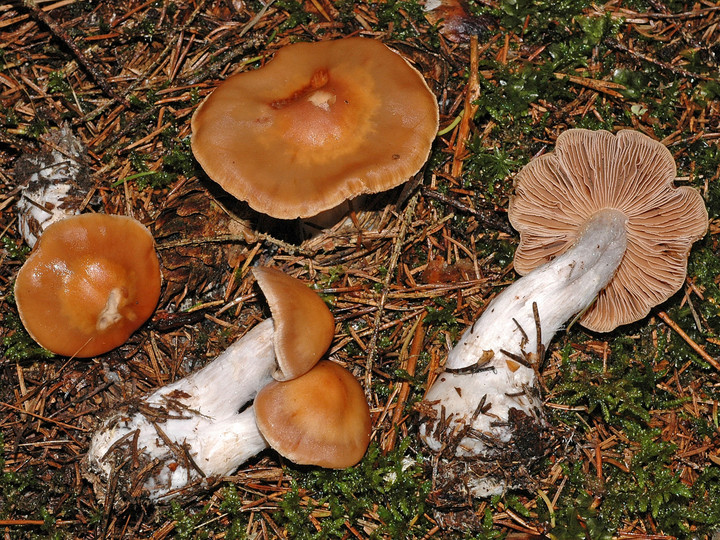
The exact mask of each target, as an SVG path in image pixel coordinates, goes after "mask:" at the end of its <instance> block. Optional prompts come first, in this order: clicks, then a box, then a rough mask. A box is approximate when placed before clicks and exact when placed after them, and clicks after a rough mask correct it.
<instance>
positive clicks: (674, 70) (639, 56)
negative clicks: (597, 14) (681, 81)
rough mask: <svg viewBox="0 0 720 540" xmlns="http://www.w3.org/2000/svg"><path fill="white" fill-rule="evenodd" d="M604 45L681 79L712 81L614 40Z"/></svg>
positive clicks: (607, 41) (705, 76)
mask: <svg viewBox="0 0 720 540" xmlns="http://www.w3.org/2000/svg"><path fill="white" fill-rule="evenodd" d="M605 43H606V45H607V46H608V47H610V48H611V49H615V50H617V51H620V52H623V53H625V54H628V55H630V56H631V57H633V58H635V59H636V60H643V61H644V62H648V63H650V64H653V65H656V66H658V67H661V68H663V69H666V70H668V71H671V72H672V73H675V74H677V75H682V76H683V77H687V78H689V79H700V80H703V81H711V80H714V79H712V78H711V77H708V76H707V75H700V74H699V73H693V72H692V71H688V70H686V69H683V68H681V67H677V66H673V65H672V64H668V63H667V62H662V61H660V60H655V59H654V58H652V57H650V56H648V55H646V54H642V53H639V52H635V51H633V50H631V49H629V48H628V47H626V46H625V45H623V44H622V43H620V42H619V41H616V40H614V39H607V40H605Z"/></svg>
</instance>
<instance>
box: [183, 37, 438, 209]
mask: <svg viewBox="0 0 720 540" xmlns="http://www.w3.org/2000/svg"><path fill="white" fill-rule="evenodd" d="M437 128H438V106H437V102H436V100H435V97H434V95H433V94H432V92H431V91H430V89H429V88H428V86H427V84H426V83H425V80H424V79H423V78H422V76H421V75H420V73H419V72H417V71H416V70H415V69H414V68H413V67H411V66H410V65H409V64H408V63H407V62H406V61H405V60H404V59H403V58H402V57H401V56H400V55H399V54H397V53H395V52H393V51H391V50H390V49H388V48H387V47H386V46H385V45H383V44H382V43H380V42H379V41H375V40H372V39H365V38H347V39H340V40H335V41H323V42H318V43H297V44H294V45H289V46H287V47H284V48H282V49H280V50H279V51H278V52H277V53H276V54H275V58H274V59H273V60H272V61H271V62H269V63H268V64H267V65H266V66H264V67H262V68H260V69H258V70H255V71H248V72H243V73H238V74H235V75H232V76H231V77H229V78H228V79H226V80H225V81H224V82H223V83H222V84H221V85H220V86H218V87H217V88H216V89H215V91H214V92H213V93H212V94H211V95H210V96H208V97H207V98H206V99H205V101H203V103H202V104H201V105H200V106H199V107H198V109H197V111H195V114H194V115H193V118H192V132H193V135H192V150H193V153H194V154H195V157H196V158H197V160H198V162H200V165H201V166H202V168H203V169H204V170H205V172H206V173H207V175H208V176H209V177H210V178H212V179H213V180H214V181H215V182H217V183H218V184H220V185H221V186H222V187H223V188H224V189H225V190H226V191H228V192H229V193H231V194H232V195H234V196H235V197H237V198H239V199H242V200H244V201H247V203H248V204H249V205H250V206H251V207H252V208H254V209H255V210H257V211H259V212H262V213H264V214H267V215H270V216H273V217H276V218H281V219H294V218H297V217H310V216H314V215H316V214H318V213H320V212H322V211H324V210H328V209H330V208H334V207H336V206H338V205H339V204H341V203H343V202H344V201H346V200H348V199H351V198H353V197H355V196H357V195H360V194H363V193H376V192H379V191H385V190H388V189H390V188H393V187H395V186H397V185H400V184H401V183H403V182H405V181H407V180H408V179H409V178H410V177H412V176H413V175H414V174H415V173H416V172H418V171H419V170H420V168H421V167H422V165H423V164H424V162H425V160H426V159H427V156H428V154H429V153H430V146H431V144H432V141H433V140H434V138H435V135H436V133H437Z"/></svg>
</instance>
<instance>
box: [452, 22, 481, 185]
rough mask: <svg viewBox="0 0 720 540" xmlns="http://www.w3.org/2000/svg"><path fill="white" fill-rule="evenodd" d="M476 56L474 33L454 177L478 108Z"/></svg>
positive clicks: (458, 170) (458, 169)
mask: <svg viewBox="0 0 720 540" xmlns="http://www.w3.org/2000/svg"><path fill="white" fill-rule="evenodd" d="M478 56H479V53H478V37H477V36H475V35H474V36H470V74H469V78H468V83H467V89H466V90H465V109H464V111H463V117H462V119H461V120H460V127H459V128H458V132H457V138H456V139H455V152H454V155H453V163H452V168H451V174H452V175H453V176H455V177H457V176H460V173H461V172H462V165H463V159H464V158H463V156H464V154H465V145H466V144H467V139H468V136H469V134H470V122H472V119H473V118H475V113H476V112H477V110H478V105H477V103H476V101H477V99H478V98H479V97H480V79H479V78H478V77H479V75H478V63H479V59H478Z"/></svg>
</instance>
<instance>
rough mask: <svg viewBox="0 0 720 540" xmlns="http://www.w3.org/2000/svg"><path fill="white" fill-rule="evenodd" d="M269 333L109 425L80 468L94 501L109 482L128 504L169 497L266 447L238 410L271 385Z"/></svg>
mask: <svg viewBox="0 0 720 540" xmlns="http://www.w3.org/2000/svg"><path fill="white" fill-rule="evenodd" d="M273 328H274V323H273V320H272V319H267V320H265V321H263V322H262V323H260V324H258V325H257V326H255V327H254V328H253V329H252V330H250V331H249V332H248V333H247V334H246V335H245V336H244V337H243V338H241V339H240V340H238V341H236V342H235V343H233V344H232V345H231V346H230V347H229V348H228V349H226V350H225V352H223V353H222V354H221V355H220V356H218V357H217V358H216V359H215V360H213V361H212V362H211V363H209V364H208V365H206V366H205V367H204V368H203V369H201V370H199V371H197V372H195V373H193V374H191V375H188V376H187V377H185V378H183V379H180V380H178V381H176V382H174V383H171V384H168V385H166V386H164V387H162V388H160V389H158V390H156V391H155V392H154V393H152V394H150V395H149V396H147V397H145V398H143V399H141V400H139V401H135V402H133V403H131V404H129V405H126V406H124V407H122V408H121V409H120V411H119V412H116V413H114V414H113V415H112V416H111V417H110V418H108V419H107V420H106V421H105V422H104V423H103V424H102V425H101V427H100V428H99V429H98V430H97V431H96V432H95V434H94V436H93V439H92V442H91V443H90V448H89V450H88V454H87V457H86V461H85V466H86V467H85V468H86V475H87V476H88V477H89V478H90V479H91V480H92V481H93V483H94V485H95V488H96V492H97V494H98V496H99V498H104V497H105V494H106V493H105V491H106V489H107V487H108V486H109V485H112V484H113V481H114V480H115V481H117V482H118V488H119V489H118V491H119V492H120V493H121V494H122V495H124V496H126V497H129V498H135V497H137V496H139V495H141V494H145V495H147V496H148V497H149V498H150V499H151V500H153V501H159V500H163V499H165V498H170V497H172V496H175V495H177V494H178V493H179V492H180V491H185V490H186V489H188V488H190V487H193V486H202V485H205V484H207V482H208V481H209V480H211V479H213V478H215V477H221V476H225V475H228V474H230V473H232V472H233V471H234V470H235V469H236V468H237V467H238V466H239V465H240V464H242V463H243V462H244V461H246V460H247V459H249V458H250V457H252V456H253V455H255V454H257V453H258V452H260V451H262V450H263V449H265V448H267V443H266V442H265V439H264V438H263V437H262V435H261V434H260V431H259V429H258V427H257V424H256V422H255V411H254V409H253V407H247V408H246V409H245V410H242V407H243V406H244V405H245V404H247V403H249V402H250V401H251V400H252V399H253V398H254V397H255V395H256V393H257V391H258V390H259V389H260V388H262V387H263V386H265V385H266V384H267V383H268V382H270V381H271V380H272V372H273V370H274V369H275V352H274V345H273V341H274V340H273V338H274V329H273ZM122 498H124V497H122Z"/></svg>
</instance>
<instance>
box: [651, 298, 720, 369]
mask: <svg viewBox="0 0 720 540" xmlns="http://www.w3.org/2000/svg"><path fill="white" fill-rule="evenodd" d="M658 317H660V318H661V319H662V320H663V322H664V323H665V324H667V325H668V326H669V327H670V328H672V329H673V330H674V331H675V332H676V333H677V335H679V336H680V337H681V338H683V339H684V340H685V342H686V343H687V344H688V345H690V347H691V348H692V350H694V351H695V352H696V353H698V354H699V355H700V356H701V357H702V359H703V360H705V361H706V362H707V363H708V364H710V365H711V366H712V367H714V368H715V369H717V370H718V371H720V362H718V361H717V360H716V359H715V358H713V357H712V356H710V355H709V354H708V353H707V351H706V350H705V349H703V348H702V347H701V346H700V345H698V344H697V343H695V341H694V340H693V339H692V338H691V337H690V336H688V335H687V334H686V333H685V331H684V330H683V329H682V328H680V327H679V326H678V325H677V323H676V322H675V321H673V320H672V319H671V318H670V316H669V315H668V314H667V313H665V312H664V311H659V312H658Z"/></svg>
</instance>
